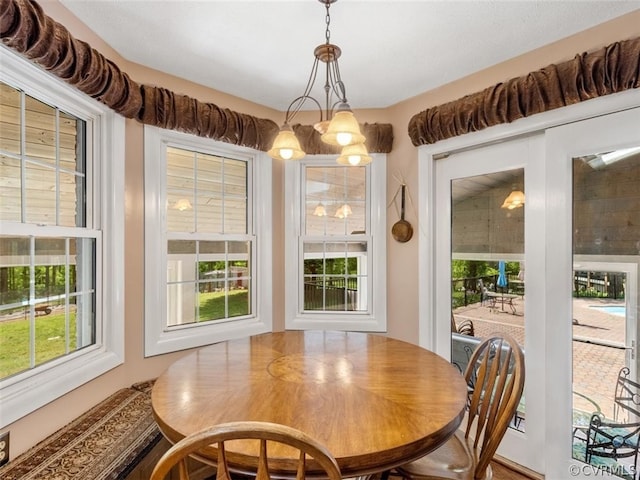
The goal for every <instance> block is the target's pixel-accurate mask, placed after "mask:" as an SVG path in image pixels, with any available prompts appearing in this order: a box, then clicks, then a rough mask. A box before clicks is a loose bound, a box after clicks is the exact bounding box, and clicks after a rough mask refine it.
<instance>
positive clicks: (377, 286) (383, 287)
mask: <svg viewBox="0 0 640 480" xmlns="http://www.w3.org/2000/svg"><path fill="white" fill-rule="evenodd" d="M372 157H373V160H372V162H371V163H370V164H369V165H367V166H366V167H365V168H367V196H366V200H367V212H366V214H365V216H366V217H367V219H366V221H365V223H366V225H367V228H368V231H367V233H366V234H365V235H362V236H361V235H353V236H349V237H353V239H351V238H349V240H348V241H357V240H359V239H362V240H365V241H366V242H367V243H368V247H367V256H368V258H369V269H368V271H367V274H368V276H369V282H370V283H371V285H372V287H371V296H370V297H369V298H370V301H369V309H368V311H366V312H359V311H354V312H336V311H321V312H315V311H314V312H309V311H306V312H304V311H303V310H302V302H303V292H302V282H303V252H302V238H303V236H302V232H303V228H304V221H305V219H304V211H305V209H304V205H305V199H303V198H302V195H303V192H304V188H303V185H304V178H303V175H304V167H305V166H311V167H320V166H336V163H335V156H327V155H312V156H307V157H305V158H304V159H302V160H300V161H295V162H287V163H286V164H285V327H286V328H287V329H290V330H304V329H316V330H345V331H360V332H386V331H387V235H386V222H387V215H386V212H387V207H386V198H387V195H386V191H387V183H386V182H387V178H386V176H387V156H386V155H384V154H373V155H372ZM318 238H319V237H314V239H318ZM322 238H324V239H325V240H326V241H332V238H331V236H325V237H322ZM336 241H344V237H340V238H339V239H336Z"/></svg>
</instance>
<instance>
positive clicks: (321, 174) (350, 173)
mask: <svg viewBox="0 0 640 480" xmlns="http://www.w3.org/2000/svg"><path fill="white" fill-rule="evenodd" d="M304 175H305V180H304V188H305V228H304V230H305V233H306V234H307V235H355V234H358V233H363V232H364V231H365V229H366V224H367V222H366V218H367V209H366V196H367V188H366V185H367V170H366V167H342V166H335V167H334V166H322V167H311V166H308V167H306V168H305V173H304Z"/></svg>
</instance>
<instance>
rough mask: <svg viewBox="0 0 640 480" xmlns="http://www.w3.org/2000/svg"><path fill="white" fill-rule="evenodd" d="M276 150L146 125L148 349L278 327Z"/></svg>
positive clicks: (168, 349) (182, 346)
mask: <svg viewBox="0 0 640 480" xmlns="http://www.w3.org/2000/svg"><path fill="white" fill-rule="evenodd" d="M271 201H272V198H271V159H270V158H269V157H268V156H267V155H266V154H262V153H260V152H255V151H253V150H251V149H248V148H244V147H238V146H232V145H228V144H224V143H221V142H215V141H212V140H210V139H207V138H202V137H197V136H194V135H189V134H185V133H181V132H175V131H170V130H162V129H159V128H155V127H145V231H147V232H154V234H153V235H146V236H145V256H146V259H145V295H146V301H145V355H147V356H150V355H158V354H162V353H167V352H173V351H177V350H182V349H185V348H192V347H197V346H201V345H206V344H209V343H213V342H217V341H222V340H228V339H230V338H235V337H237V336H240V335H244V336H246V335H253V334H257V333H262V332H264V331H268V330H270V328H271V321H272V320H271V301H270V299H271V280H272V278H271V276H272V274H273V271H272V267H271V265H272V251H271V232H272V224H271V210H270V209H271Z"/></svg>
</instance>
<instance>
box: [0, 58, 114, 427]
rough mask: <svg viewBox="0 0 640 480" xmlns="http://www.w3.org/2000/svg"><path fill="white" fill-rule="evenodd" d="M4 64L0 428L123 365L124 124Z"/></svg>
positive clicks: (32, 73)
mask: <svg viewBox="0 0 640 480" xmlns="http://www.w3.org/2000/svg"><path fill="white" fill-rule="evenodd" d="M0 63H1V64H2V71H0V185H2V188H1V189H0V232H1V233H0V409H2V412H3V414H2V420H1V421H0V427H3V426H5V425H7V424H9V423H12V422H13V421H15V420H17V419H19V418H20V417H22V416H24V415H27V414H29V413H31V412H32V411H34V410H36V409H37V408H39V407H41V406H43V405H44V404H46V403H48V402H50V401H52V400H55V399H56V398H58V397H59V396H61V395H63V394H65V393H67V392H69V391H71V390H72V389H74V388H77V387H78V386H80V385H82V384H83V383H85V382H87V381H89V380H91V379H93V378H95V377H97V376H99V375H101V374H103V373H104V372H106V371H108V370H109V369H111V368H114V367H115V366H117V365H119V364H121V363H122V362H123V351H124V337H123V334H122V330H123V316H124V309H123V304H122V302H121V299H122V285H123V281H122V279H123V276H122V272H123V263H122V262H123V261H122V258H123V255H122V252H123V247H124V244H123V238H124V237H123V230H124V228H123V227H124V225H123V217H124V216H123V211H124V208H123V204H122V198H123V196H124V195H123V194H124V191H123V186H124V179H123V173H122V172H123V170H124V169H123V158H124V155H123V153H124V121H123V119H122V118H120V117H118V116H117V115H115V114H114V113H113V112H112V111H110V110H109V109H108V108H107V107H105V106H104V105H101V104H98V103H97V102H95V101H93V100H92V99H90V98H89V97H87V96H85V95H84V94H82V93H80V92H78V91H77V90H75V89H73V88H72V87H69V86H68V85H66V84H64V83H63V82H61V81H59V80H58V79H55V78H54V77H52V76H50V75H49V74H47V73H45V72H43V71H42V70H40V69H39V68H37V67H36V66H35V65H33V64H31V63H30V62H27V61H25V60H24V59H21V58H19V57H18V56H17V55H15V54H13V53H12V52H10V51H8V50H6V49H4V48H0ZM107 258H108V259H109V261H108V262H106V259H107ZM105 285H108V286H109V287H108V288H102V287H103V286H105Z"/></svg>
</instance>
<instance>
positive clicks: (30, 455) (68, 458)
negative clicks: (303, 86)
mask: <svg viewBox="0 0 640 480" xmlns="http://www.w3.org/2000/svg"><path fill="white" fill-rule="evenodd" d="M152 385H153V383H152V382H143V383H142V384H137V385H135V386H134V387H135V388H134V387H132V388H123V389H122V390H119V391H117V392H116V393H114V394H113V395H111V396H110V397H109V398H107V399H106V400H104V401H102V402H100V403H99V404H98V405H96V406H95V407H93V408H92V409H91V410H89V411H88V412H85V413H84V414H83V415H81V416H80V417H78V418H76V419H75V420H74V421H73V422H71V423H69V424H68V425H66V426H65V427H63V428H61V429H60V430H58V431H57V432H56V433H54V434H52V435H50V436H49V437H48V438H46V439H45V440H43V441H42V442H40V443H39V444H37V445H35V446H34V447H32V448H31V449H30V450H28V451H26V452H25V453H23V454H22V455H20V456H18V457H16V458H15V459H14V460H13V461H11V462H9V463H8V464H7V465H5V466H3V467H2V468H0V478H1V479H2V480H107V479H110V480H116V479H122V478H125V477H126V476H127V474H128V473H129V472H130V471H131V470H132V469H133V468H134V467H135V466H136V465H137V463H138V462H139V461H140V459H142V458H143V457H144V456H145V455H146V454H147V453H148V452H149V451H150V450H151V449H152V448H153V447H154V446H155V445H156V443H158V441H159V440H160V438H161V434H160V432H159V430H158V427H157V425H156V423H155V420H154V419H153V414H152V413H151V397H150V395H149V392H150V390H151V386H152Z"/></svg>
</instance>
